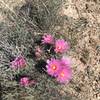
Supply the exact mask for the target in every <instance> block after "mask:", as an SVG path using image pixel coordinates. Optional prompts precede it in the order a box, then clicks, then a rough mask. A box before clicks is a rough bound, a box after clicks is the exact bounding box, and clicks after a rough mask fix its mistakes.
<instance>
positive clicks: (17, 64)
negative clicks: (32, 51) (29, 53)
mask: <svg viewBox="0 0 100 100" xmlns="http://www.w3.org/2000/svg"><path fill="white" fill-rule="evenodd" d="M25 66H26V61H25V59H24V57H23V56H18V57H16V58H15V60H14V61H12V62H11V68H13V69H19V68H24V67H25Z"/></svg>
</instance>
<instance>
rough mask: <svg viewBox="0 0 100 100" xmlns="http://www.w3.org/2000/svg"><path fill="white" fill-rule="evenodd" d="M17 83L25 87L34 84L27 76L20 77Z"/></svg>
mask: <svg viewBox="0 0 100 100" xmlns="http://www.w3.org/2000/svg"><path fill="white" fill-rule="evenodd" d="M19 83H20V85H21V86H25V87H27V86H30V85H33V84H35V83H36V82H35V81H34V80H30V79H29V77H23V78H21V79H20V82H19Z"/></svg>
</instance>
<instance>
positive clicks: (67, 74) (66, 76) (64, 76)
mask: <svg viewBox="0 0 100 100" xmlns="http://www.w3.org/2000/svg"><path fill="white" fill-rule="evenodd" d="M71 77H72V72H71V68H70V67H66V68H62V69H61V70H60V71H59V73H58V75H57V81H58V82H59V83H68V82H69V81H70V80H71Z"/></svg>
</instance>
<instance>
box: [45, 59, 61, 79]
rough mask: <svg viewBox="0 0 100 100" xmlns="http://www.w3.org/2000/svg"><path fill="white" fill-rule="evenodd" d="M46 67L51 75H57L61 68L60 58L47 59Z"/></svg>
mask: <svg viewBox="0 0 100 100" xmlns="http://www.w3.org/2000/svg"><path fill="white" fill-rule="evenodd" d="M46 68H47V73H48V74H49V75H51V76H54V77H56V76H57V73H58V72H59V70H60V63H59V60H57V59H53V58H52V59H51V60H47V65H46Z"/></svg>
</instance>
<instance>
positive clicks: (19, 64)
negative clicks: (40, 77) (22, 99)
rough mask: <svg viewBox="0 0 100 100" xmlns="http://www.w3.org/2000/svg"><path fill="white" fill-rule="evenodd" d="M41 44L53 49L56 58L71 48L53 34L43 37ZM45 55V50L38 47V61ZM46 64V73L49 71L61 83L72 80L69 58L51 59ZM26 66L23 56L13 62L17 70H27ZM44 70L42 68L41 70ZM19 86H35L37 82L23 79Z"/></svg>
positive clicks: (27, 78) (36, 48)
mask: <svg viewBox="0 0 100 100" xmlns="http://www.w3.org/2000/svg"><path fill="white" fill-rule="evenodd" d="M41 42H42V44H49V45H50V46H51V47H52V48H53V52H54V55H55V56H56V54H58V55H57V56H58V57H59V54H61V53H65V52H67V51H68V50H69V48H70V46H69V43H68V42H67V41H65V40H64V39H56V38H54V37H53V36H52V35H51V34H45V35H43V36H42V40H41ZM44 46H45V45H44ZM44 53H45V50H44V52H43V48H42V47H40V45H36V47H35V56H36V57H37V59H38V58H40V57H41V56H42V55H43V54H44ZM57 56H56V57H57ZM36 62H37V61H36ZM45 63H46V64H47V65H46V64H45V65H46V66H45V65H44V66H45V67H46V69H47V70H45V71H47V73H48V74H49V75H51V76H53V77H55V78H56V80H57V81H58V82H59V83H68V82H69V81H70V80H71V78H72V70H71V61H70V59H69V58H68V57H62V58H59V59H56V58H51V59H49V60H47V61H45ZM26 65H27V63H26V60H25V58H24V57H23V56H21V55H20V56H18V57H16V58H15V59H14V60H13V61H12V62H11V68H12V69H15V70H16V69H21V68H25V67H26ZM40 66H41V65H40ZM42 69H43V68H41V70H42ZM19 84H20V85H21V86H25V87H26V86H30V85H32V84H35V81H34V80H30V78H29V77H21V78H20V81H19Z"/></svg>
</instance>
